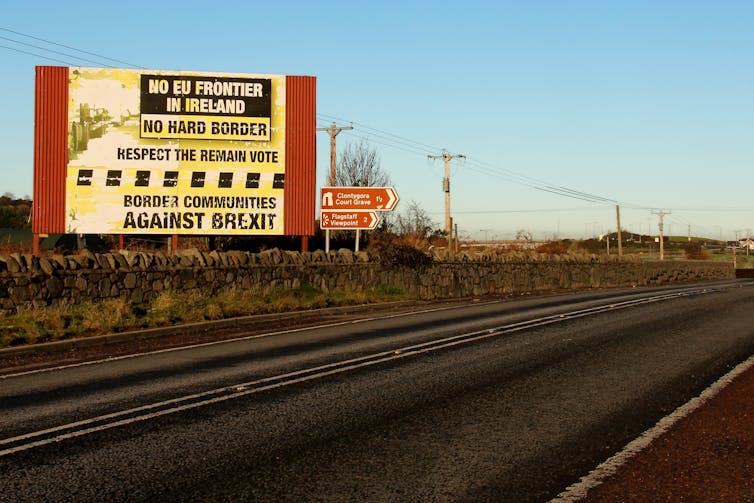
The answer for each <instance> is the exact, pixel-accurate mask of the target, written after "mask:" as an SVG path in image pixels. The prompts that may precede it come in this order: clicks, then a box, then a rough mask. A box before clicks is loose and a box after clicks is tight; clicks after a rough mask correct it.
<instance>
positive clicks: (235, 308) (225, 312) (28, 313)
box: [0, 285, 410, 348]
mask: <svg viewBox="0 0 754 503" xmlns="http://www.w3.org/2000/svg"><path fill="white" fill-rule="evenodd" d="M409 298H410V297H409V296H408V295H407V294H405V293H404V292H403V291H401V290H399V289H395V288H389V287H381V288H376V289H374V290H369V291H363V292H343V291H332V292H323V291H322V290H319V289H317V288H313V287H311V286H308V285H305V286H301V287H299V288H295V289H291V290H279V291H274V292H271V293H270V294H268V295H259V294H251V293H249V292H244V291H228V292H223V293H221V294H218V295H216V296H213V297H206V296H204V295H201V294H199V293H193V292H189V293H183V292H174V291H165V292H162V293H160V294H159V295H158V296H157V297H156V298H155V299H154V301H152V302H150V303H149V304H142V305H131V304H130V303H128V302H126V301H124V300H121V299H111V300H106V301H102V302H84V303H81V304H76V305H71V306H55V307H47V308H28V309H23V310H21V311H19V312H18V313H16V314H9V315H3V316H0V348H3V347H11V346H19V345H24V344H37V343H42V342H51V341H60V340H65V339H71V338H77V337H88V336H94V335H102V334H110V333H117V332H125V331H129V330H138V329H144V328H156V327H164V326H170V325H176V324H180V323H195V322H201V321H208V320H220V319H225V318H233V317H237V316H248V315H254V314H270V313H282V312H287V311H296V310H306V309H318V308H323V307H337V306H348V305H357V304H368V303H374V302H389V301H396V300H406V299H409Z"/></svg>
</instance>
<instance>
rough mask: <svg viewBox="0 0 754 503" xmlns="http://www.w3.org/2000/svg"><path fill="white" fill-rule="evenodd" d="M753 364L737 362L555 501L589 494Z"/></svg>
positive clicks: (752, 361) (753, 361) (751, 359)
mask: <svg viewBox="0 0 754 503" xmlns="http://www.w3.org/2000/svg"><path fill="white" fill-rule="evenodd" d="M751 368H754V355H752V356H750V357H749V358H748V359H747V360H746V361H744V362H743V363H740V364H739V365H737V366H736V367H735V368H733V370H731V371H730V372H728V373H727V374H725V375H724V376H722V377H721V378H720V379H718V380H717V381H715V382H714V383H713V384H712V385H711V386H709V387H708V388H707V389H705V390H704V391H703V392H702V393H701V394H700V395H699V396H697V397H694V398H692V399H691V400H689V401H688V402H686V403H685V404H683V405H682V406H680V407H678V408H677V409H676V410H675V411H673V412H672V413H671V414H669V415H667V416H665V417H663V418H662V419H660V420H659V421H658V422H657V424H655V425H654V426H653V427H652V428H650V429H648V430H647V431H645V432H644V433H642V434H641V435H640V436H639V437H638V438H636V439H635V440H633V441H631V442H630V443H628V444H627V445H626V446H625V447H624V448H623V449H622V450H621V451H620V452H618V453H616V454H615V455H613V456H612V457H610V458H609V459H607V460H606V461H604V462H603V463H601V464H600V465H599V466H597V467H596V468H595V469H594V470H592V471H591V472H589V474H588V475H586V476H585V477H582V478H581V479H580V480H579V481H578V482H577V483H575V484H573V485H571V486H569V487H567V488H566V490H565V491H563V492H562V493H560V494H559V495H558V496H557V497H556V498H554V499H552V500H551V502H552V503H568V502H573V501H580V500H582V499H584V498H586V496H587V493H588V492H589V491H590V490H591V489H594V488H596V487H597V486H599V485H601V484H602V483H603V482H604V481H605V480H606V479H607V478H608V477H610V476H611V475H613V474H615V473H616V472H617V471H618V468H620V467H621V466H622V465H624V464H625V463H626V462H628V460H630V459H631V458H633V457H634V456H636V455H637V454H639V453H640V452H641V451H643V450H644V449H646V448H647V447H648V446H649V445H650V444H651V443H652V442H654V441H655V440H657V439H658V438H659V437H660V436H662V435H663V434H665V432H667V431H668V430H669V429H670V428H671V427H672V426H673V425H674V424H675V423H677V422H678V421H680V420H681V419H683V418H685V417H686V416H688V415H690V414H691V413H692V412H694V411H695V410H697V409H698V408H699V407H701V406H702V405H704V404H705V403H707V402H708V401H709V400H711V399H712V398H714V397H715V396H716V395H717V394H718V393H720V391H722V390H723V389H724V388H725V387H726V386H727V385H729V384H730V383H731V382H733V380H734V379H736V377H738V376H740V375H741V374H743V373H744V372H746V371H747V370H749V369H751Z"/></svg>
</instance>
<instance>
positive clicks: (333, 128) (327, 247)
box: [317, 122, 353, 253]
mask: <svg viewBox="0 0 754 503" xmlns="http://www.w3.org/2000/svg"><path fill="white" fill-rule="evenodd" d="M348 129H353V126H336V125H335V123H334V122H333V123H332V124H331V125H330V127H318V128H317V131H327V132H328V134H329V135H330V176H329V177H328V178H329V179H328V181H327V183H328V185H329V186H330V187H334V186H335V137H336V136H338V133H340V132H341V131H345V130H348ZM325 253H330V229H325Z"/></svg>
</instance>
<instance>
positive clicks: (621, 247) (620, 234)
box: [615, 204, 623, 257]
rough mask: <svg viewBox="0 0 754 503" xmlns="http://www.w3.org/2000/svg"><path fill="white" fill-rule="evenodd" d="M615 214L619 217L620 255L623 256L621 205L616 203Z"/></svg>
mask: <svg viewBox="0 0 754 503" xmlns="http://www.w3.org/2000/svg"><path fill="white" fill-rule="evenodd" d="M615 216H616V217H617V219H618V256H619V257H622V256H623V243H622V241H623V233H622V232H621V230H620V205H617V204H616V205H615Z"/></svg>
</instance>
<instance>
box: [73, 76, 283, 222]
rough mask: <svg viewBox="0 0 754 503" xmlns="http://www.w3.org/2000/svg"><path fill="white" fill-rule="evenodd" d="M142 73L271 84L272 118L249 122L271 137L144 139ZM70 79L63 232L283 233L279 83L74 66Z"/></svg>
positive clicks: (223, 119) (237, 120) (275, 79)
mask: <svg viewBox="0 0 754 503" xmlns="http://www.w3.org/2000/svg"><path fill="white" fill-rule="evenodd" d="M143 73H144V74H149V75H189V76H203V77H206V78H208V79H212V78H213V77H223V78H233V77H238V78H263V79H270V81H271V84H272V86H271V110H270V117H269V118H258V119H254V121H256V122H259V123H266V122H269V129H268V133H269V134H268V135H265V136H260V140H259V141H254V140H231V139H223V140H219V139H187V138H181V139H169V140H164V139H154V138H142V137H141V109H140V97H141V87H140V82H141V75H142V74H143ZM69 82H70V84H69V107H68V167H67V178H66V231H67V232H70V233H79V234H84V233H87V234H88V233H93V234H189V235H210V234H211V235H282V234H284V233H285V229H284V228H283V215H284V200H283V187H284V183H285V182H284V180H285V106H286V104H285V76H282V75H259V74H230V73H204V72H176V71H162V70H130V69H104V68H73V67H72V68H69ZM182 117H184V116H182ZM202 118H203V119H205V120H210V121H211V120H214V119H217V120H218V121H219V122H224V123H228V124H232V123H236V124H239V123H240V124H244V123H249V122H250V121H249V119H244V118H241V117H234V116H232V115H214V116H209V117H208V116H205V115H202ZM226 137H227V136H226Z"/></svg>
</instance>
